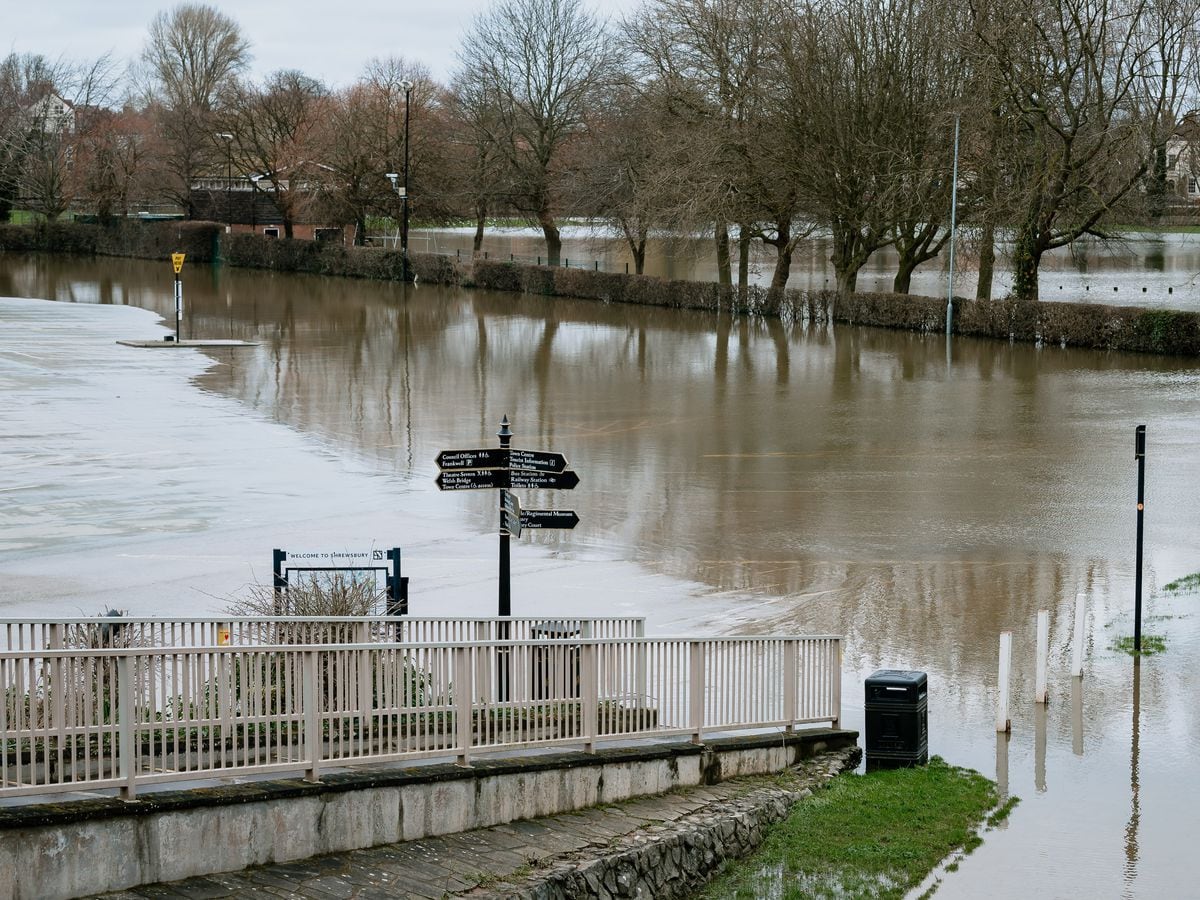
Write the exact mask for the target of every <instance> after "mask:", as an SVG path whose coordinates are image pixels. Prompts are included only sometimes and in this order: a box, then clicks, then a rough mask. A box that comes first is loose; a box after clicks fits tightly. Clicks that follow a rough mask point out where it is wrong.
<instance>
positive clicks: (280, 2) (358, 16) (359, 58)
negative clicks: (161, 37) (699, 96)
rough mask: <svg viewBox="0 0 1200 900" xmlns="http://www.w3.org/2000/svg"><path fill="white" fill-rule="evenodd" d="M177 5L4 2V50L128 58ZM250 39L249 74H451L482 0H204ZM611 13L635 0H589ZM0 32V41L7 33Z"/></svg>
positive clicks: (109, 0) (338, 79) (103, 0)
mask: <svg viewBox="0 0 1200 900" xmlns="http://www.w3.org/2000/svg"><path fill="white" fill-rule="evenodd" d="M175 5H176V4H174V3H169V2H168V3H164V2H155V0H0V22H3V23H4V24H3V27H2V28H0V35H3V34H4V33H5V32H7V35H5V37H7V38H8V40H9V41H10V43H9V46H8V47H5V48H3V50H4V52H5V53H7V52H8V51H9V50H12V51H15V52H17V53H41V54H42V55H44V56H46V57H48V58H50V59H52V60H57V59H59V58H60V57H62V58H66V59H72V60H88V59H95V58H96V57H98V56H100V55H101V54H103V53H106V52H111V53H112V54H113V56H114V57H115V58H116V59H118V60H120V61H122V62H124V61H129V60H133V59H134V58H136V57H137V55H138V54H139V53H140V52H141V48H142V44H143V43H144V42H145V38H146V29H147V27H148V26H149V24H150V20H151V19H153V18H154V16H155V15H156V14H157V13H158V12H159V11H160V10H163V9H171V8H173V7H174V6H175ZM208 5H210V6H214V7H216V8H217V9H219V10H221V12H223V13H225V14H226V15H227V16H229V17H230V18H232V19H233V20H234V21H236V22H237V23H238V24H239V25H240V26H241V28H242V33H243V34H244V35H245V36H246V38H247V39H248V40H249V41H250V44H251V52H252V53H253V56H254V59H253V61H252V63H251V72H252V73H253V74H254V75H255V76H256V77H261V76H262V75H265V74H267V73H269V72H273V71H275V70H276V69H299V70H301V71H302V72H304V73H305V74H307V75H311V76H313V77H315V78H319V79H321V80H322V81H324V82H325V83H326V84H328V85H330V86H331V87H341V86H344V85H347V84H350V83H351V82H353V81H354V80H355V79H356V78H357V77H358V75H359V74H360V73H361V72H362V69H363V65H364V64H365V63H366V61H367V60H369V59H371V58H373V57H382V56H388V55H392V54H394V55H397V56H403V57H405V58H407V59H412V60H416V61H419V62H423V63H425V64H426V65H427V66H429V68H430V70H431V71H432V73H433V76H434V77H435V78H437V79H439V80H441V81H445V80H448V78H449V76H450V74H451V73H452V72H453V70H454V67H455V65H456V63H455V55H454V54H455V50H456V49H457V47H458V43H459V40H460V38H461V36H462V33H463V31H464V30H465V29H466V27H467V26H468V25H469V24H470V22H471V20H472V19H473V18H474V17H475V15H476V14H477V13H479V12H481V11H482V10H483V9H485V8H486V7H487V5H488V2H487V0H441V2H438V0H388V2H385V0H349V2H345V0H343V2H337V0H321V2H317V0H291V2H285V0H238V2H230V0H209V3H208ZM590 5H591V7H592V8H593V9H595V10H597V11H599V12H601V13H602V14H604V15H609V16H615V15H619V14H621V13H623V12H625V11H627V10H630V9H633V8H634V7H635V6H636V5H637V2H636V0H607V2H602V0H595V2H593V3H591V4H590ZM3 39H4V38H3V37H0V40H3Z"/></svg>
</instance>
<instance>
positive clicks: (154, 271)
mask: <svg viewBox="0 0 1200 900" xmlns="http://www.w3.org/2000/svg"><path fill="white" fill-rule="evenodd" d="M171 280H172V275H171V270H170V267H169V265H168V264H166V263H149V262H140V261H130V260H105V259H99V260H69V259H54V258H49V257H38V256H20V255H11V254H10V255H0V297H8V298H36V299H0V421H3V422H4V428H3V432H2V433H0V497H3V505H0V584H2V585H3V588H2V589H0V616H18V615H53V614H62V615H77V614H81V613H82V614H92V613H95V612H98V611H100V610H101V609H104V608H107V607H110V606H114V607H117V608H122V609H128V610H129V611H130V612H131V613H134V614H140V615H147V614H163V615H170V614H176V615H180V614H197V613H207V612H216V611H218V610H220V609H221V608H222V605H223V603H224V602H225V601H224V598H227V597H229V596H230V595H233V594H236V593H237V592H238V591H239V589H241V588H242V586H243V585H245V584H246V583H247V582H249V581H252V580H257V581H260V582H262V581H265V580H267V579H268V578H269V574H270V560H271V556H270V551H271V549H272V548H273V547H282V548H284V549H290V550H293V551H298V550H311V549H341V548H346V549H358V548H360V547H361V546H363V545H364V544H368V543H373V544H374V545H376V546H393V545H398V546H401V547H403V549H404V560H405V562H404V565H405V574H408V575H409V576H410V577H411V579H412V582H411V596H412V601H411V611H412V613H413V614H415V615H445V614H491V613H493V612H494V610H495V604H496V599H495V597H496V594H495V591H496V587H495V569H496V561H495V555H496V537H495V532H496V525H497V523H496V522H495V521H494V520H495V518H496V512H495V510H494V504H495V498H494V496H493V494H492V492H462V493H457V494H451V493H445V494H443V493H440V492H439V491H438V490H437V488H436V486H435V483H434V478H435V475H436V473H437V467H436V465H435V463H434V458H435V456H436V454H437V453H438V451H440V450H443V449H458V448H467V447H473V446H493V445H494V442H495V440H496V438H495V432H496V430H497V426H498V423H499V420H500V417H501V416H502V415H503V414H507V415H508V416H509V418H510V419H511V420H512V422H513V428H514V432H515V437H514V441H513V443H514V446H518V447H528V448H536V449H547V450H557V451H561V452H563V453H565V454H566V456H567V458H568V459H569V460H570V463H571V467H572V468H573V469H575V470H576V471H577V472H578V473H579V476H580V479H581V483H580V485H579V487H578V488H577V489H576V490H575V491H572V492H569V493H568V492H553V493H554V494H556V495H552V492H543V493H541V494H538V493H536V492H527V494H526V495H525V496H524V497H523V505H525V506H527V507H554V506H557V507H561V508H571V509H575V510H577V511H578V513H579V516H580V518H581V522H580V525H579V527H578V528H577V529H576V530H575V531H573V532H542V533H540V534H535V535H534V536H531V537H530V536H527V537H523V538H521V539H520V540H519V541H514V546H513V553H512V557H513V572H514V582H513V612H514V613H515V614H517V615H539V616H540V615H555V614H559V615H564V616H567V615H577V614H594V615H645V616H646V617H647V619H648V623H649V625H648V627H649V630H650V631H652V632H653V633H658V634H667V633H681V632H693V633H694V632H697V631H702V632H740V633H747V632H775V633H782V632H786V633H837V634H842V635H844V636H845V639H846V641H845V659H844V710H845V720H844V722H845V724H846V725H847V726H848V727H851V728H861V726H862V721H863V699H862V681H863V679H864V678H865V677H866V676H867V675H869V674H870V673H871V672H873V671H874V670H875V669H878V668H903V669H921V670H924V671H926V672H927V673H928V676H929V684H930V700H929V710H930V713H929V715H930V749H931V752H933V753H936V754H939V755H941V756H943V757H945V758H946V759H947V760H949V761H950V762H953V763H956V764H961V765H966V766H970V767H972V768H976V769H978V770H980V771H982V772H984V773H985V774H987V775H989V776H990V777H994V778H997V779H998V780H1000V782H1001V786H1002V788H1003V789H1004V790H1005V791H1006V792H1008V793H1011V794H1013V795H1016V796H1019V797H1020V798H1021V802H1020V804H1019V805H1018V806H1017V808H1016V810H1015V811H1014V813H1013V814H1012V816H1011V818H1010V819H1009V821H1008V822H1007V823H1006V824H1005V825H1004V826H1003V827H1002V828H1000V829H998V830H996V831H993V832H990V833H989V834H988V835H987V837H986V839H985V842H984V845H983V846H982V847H981V848H979V849H978V850H977V851H976V852H975V853H974V854H972V855H971V856H970V857H968V858H967V860H966V861H965V862H964V863H963V864H962V865H961V867H960V868H959V869H958V870H957V871H956V872H953V873H949V874H947V875H945V880H944V883H943V885H942V886H941V888H940V889H939V891H938V894H937V896H939V897H981V896H1000V897H1023V896H1025V895H1027V894H1028V893H1029V892H1030V891H1037V892H1038V893H1039V894H1040V895H1041V896H1045V897H1078V896H1082V895H1089V894H1090V895H1092V896H1095V897H1146V898H1150V897H1155V898H1158V897H1184V896H1196V895H1197V888H1196V881H1195V875H1194V865H1193V864H1192V863H1191V859H1192V854H1193V844H1194V843H1195V836H1196V834H1198V833H1200V787H1198V778H1197V776H1200V754H1198V753H1197V750H1196V748H1197V746H1200V715H1198V713H1197V709H1198V706H1200V705H1198V704H1197V702H1196V697H1197V696H1200V666H1198V664H1197V655H1198V651H1200V628H1198V627H1197V623H1198V619H1197V616H1196V607H1197V604H1198V603H1200V595H1196V594H1191V595H1182V596H1175V595H1171V594H1168V593H1166V592H1164V591H1163V590H1162V586H1163V585H1164V584H1166V583H1167V582H1169V581H1171V580H1172V579H1175V578H1178V577H1180V576H1183V575H1186V574H1188V573H1191V572H1195V571H1198V570H1200V512H1198V503H1197V492H1198V490H1200V489H1198V488H1197V485H1200V453H1197V450H1196V448H1197V446H1198V445H1200V365H1198V364H1197V361H1195V360H1185V359H1172V358H1163V357H1153V356H1137V355H1128V354H1115V353H1095V352H1089V351H1079V350H1070V349H1068V350H1063V349H1060V348H1058V347H1045V348H1036V347H1033V346H1030V345H1023V344H1018V345H1010V344H1007V343H1003V342H994V341H978V340H970V339H963V338H954V339H953V341H952V343H951V344H950V345H949V347H948V346H947V343H946V340H945V338H944V337H941V336H920V335H915V334H908V333H901V332H890V331H884V330H872V329H862V328H843V327H840V326H839V327H834V328H831V329H826V328H823V327H822V328H811V329H806V328H805V327H803V326H801V325H795V326H792V325H784V324H781V323H779V322H758V321H747V320H730V319H728V318H725V317H720V316H714V315H709V314H700V313H691V312H679V311H670V310H654V309H642V308H638V307H631V306H614V305H604V304H600V303H589V302H574V301H567V300H561V299H550V298H538V297H526V296H518V295H511V294H498V293H487V292H479V291H462V290H452V289H443V288H437V287H426V286H423V285H422V286H419V287H417V288H415V289H413V288H405V287H403V286H398V285H384V284H377V283H372V282H359V281H349V280H337V279H326V278H320V277H315V276H295V275H274V274H270V273H262V272H252V271H242V270H229V269H224V270H221V269H209V268H195V269H193V268H190V267H189V268H188V269H187V270H186V271H185V276H184V294H185V306H186V311H187V319H186V323H187V324H186V325H185V329H184V333H185V336H197V337H210V338H244V339H249V340H255V341H259V342H260V345H259V346H258V347H255V348H250V349H243V350H236V351H231V350H219V351H212V352H204V353H202V352H200V351H196V350H137V349H132V348H127V347H122V346H118V345H117V344H115V341H116V340H117V339H118V338H151V339H156V338H157V337H158V336H161V335H162V334H165V333H166V332H167V330H168V329H167V328H166V327H165V326H166V324H167V323H164V322H163V321H161V319H160V316H167V315H171V316H172V317H173V313H172V312H171V310H172V300H171ZM49 301H58V302H49ZM155 313H157V314H158V315H155ZM172 324H173V323H172ZM1137 424H1145V425H1146V426H1147V429H1148V435H1149V437H1148V442H1147V444H1148V462H1147V477H1146V495H1147V509H1146V566H1145V585H1146V611H1147V616H1148V618H1147V624H1146V627H1145V630H1146V632H1147V633H1150V634H1156V635H1161V636H1163V637H1164V638H1165V640H1166V646H1167V652H1166V653H1165V654H1163V655H1161V656H1156V657H1152V658H1148V659H1147V660H1145V661H1144V662H1143V663H1142V665H1141V666H1140V670H1138V669H1135V667H1134V666H1133V665H1132V663H1131V661H1130V659H1129V657H1127V656H1124V655H1122V654H1120V653H1119V652H1117V651H1115V650H1113V649H1112V645H1113V643H1114V642H1115V641H1116V639H1117V638H1119V637H1121V636H1124V635H1130V634H1132V632H1133V622H1132V605H1133V561H1134V531H1135V521H1136V520H1135V510H1134V500H1135V489H1136V467H1135V462H1134V458H1133V431H1134V426H1135V425H1137ZM1077 593H1083V594H1085V595H1086V596H1087V598H1088V610H1089V611H1088V620H1087V629H1086V647H1087V661H1086V665H1085V672H1086V677H1085V678H1084V680H1083V682H1082V685H1074V686H1073V684H1072V681H1071V679H1070V678H1069V677H1068V664H1069V661H1070V657H1071V650H1072V640H1073V639H1072V635H1071V628H1072V615H1073V608H1074V601H1075V596H1076V594H1077ZM1039 609H1048V610H1049V611H1050V617H1051V634H1050V638H1051V659H1050V690H1051V701H1050V704H1049V706H1048V708H1046V709H1045V711H1044V713H1042V712H1039V711H1038V710H1036V709H1035V706H1034V704H1033V703H1032V692H1033V677H1034V671H1033V669H1034V646H1035V636H1034V625H1035V618H1036V614H1037V610H1039ZM1003 630H1011V631H1013V633H1014V638H1013V654H1014V655H1013V665H1014V678H1013V696H1014V699H1013V704H1012V712H1011V716H1012V720H1013V725H1012V734H1011V737H1009V738H1003V737H1002V738H1000V739H997V736H996V732H995V729H994V718H995V713H994V709H995V707H994V703H995V697H996V668H997V646H998V640H999V634H1000V632H1001V631H1003ZM1073 687H1074V691H1073ZM1073 693H1074V697H1073ZM1073 700H1074V702H1073Z"/></svg>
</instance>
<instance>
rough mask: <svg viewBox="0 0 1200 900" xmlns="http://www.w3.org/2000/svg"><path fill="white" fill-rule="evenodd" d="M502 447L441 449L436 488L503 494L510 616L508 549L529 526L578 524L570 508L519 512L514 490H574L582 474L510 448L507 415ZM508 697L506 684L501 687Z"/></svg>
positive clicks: (504, 596) (537, 453)
mask: <svg viewBox="0 0 1200 900" xmlns="http://www.w3.org/2000/svg"><path fill="white" fill-rule="evenodd" d="M496 436H497V437H498V438H500V446H499V447H475V448H473V449H467V450H443V451H442V452H441V453H439V454H438V455H437V464H438V468H439V469H440V470H441V471H440V472H438V476H437V486H438V489H439V490H443V491H480V490H492V489H498V490H499V491H500V510H499V511H500V604H499V613H500V615H501V616H508V615H511V614H512V603H511V596H512V595H511V586H510V580H511V579H510V572H509V558H508V545H509V539H510V538H512V537H518V538H519V537H520V536H521V532H522V531H523V530H524V529H526V528H561V529H571V528H574V527H575V526H576V525H578V524H579V516H578V514H576V512H575V511H574V510H572V509H521V502H520V500H518V499H517V496H516V495H515V494H513V493H512V489H515V488H525V489H529V490H538V491H542V490H561V491H570V490H574V488H575V486H576V485H578V484H579V475H577V474H576V473H575V472H573V471H571V470H570V469H568V468H567V458H566V457H565V456H563V455H562V454H561V453H555V452H554V451H551V450H523V449H515V448H513V447H511V446H510V442H511V441H512V431H511V430H510V428H509V422H508V416H505V417H504V419H503V420H502V421H501V422H500V431H499V432H497V434H496ZM501 695H502V696H507V682H505V684H504V685H502V686H501Z"/></svg>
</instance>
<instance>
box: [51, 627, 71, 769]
mask: <svg viewBox="0 0 1200 900" xmlns="http://www.w3.org/2000/svg"><path fill="white" fill-rule="evenodd" d="M62 648H63V626H62V625H61V624H60V623H58V622H54V623H52V624H51V625H50V641H49V649H51V650H61V649H62ZM66 663H67V661H66V660H65V659H64V658H63V657H61V656H57V657H55V658H54V660H53V661H50V660H47V661H46V677H47V679H48V681H49V688H50V727H51V730H52V731H53V734H54V744H55V746H56V747H57V748H58V750H59V751H60V752H59V761H58V762H59V765H60V766H61V765H62V753H61V751H62V748H63V729H64V727H65V725H66V721H65V719H66V716H65V698H64V697H63V691H64V689H65V688H66V685H67V678H66V677H65V675H64V674H63V669H64V668H65V666H66Z"/></svg>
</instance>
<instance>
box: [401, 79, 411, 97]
mask: <svg viewBox="0 0 1200 900" xmlns="http://www.w3.org/2000/svg"><path fill="white" fill-rule="evenodd" d="M400 87H401V88H403V89H404V93H406V94H407V93H408V92H409V91H411V90H412V89H413V83H412V82H411V81H409V80H408V79H407V78H405V79H404V80H403V81H402V82H400Z"/></svg>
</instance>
